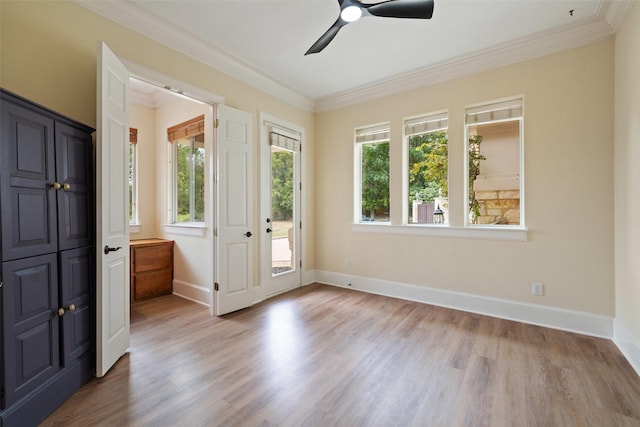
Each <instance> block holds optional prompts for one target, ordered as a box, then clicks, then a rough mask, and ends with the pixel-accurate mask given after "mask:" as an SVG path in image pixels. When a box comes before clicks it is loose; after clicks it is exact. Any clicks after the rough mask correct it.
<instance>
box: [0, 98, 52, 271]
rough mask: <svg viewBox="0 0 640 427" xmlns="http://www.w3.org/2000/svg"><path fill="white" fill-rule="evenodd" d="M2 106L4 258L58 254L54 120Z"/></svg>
mask: <svg viewBox="0 0 640 427" xmlns="http://www.w3.org/2000/svg"><path fill="white" fill-rule="evenodd" d="M1 110H2V126H1V134H0V139H1V141H2V144H0V166H1V167H0V174H1V175H2V182H3V185H2V187H1V189H0V197H1V198H2V200H3V203H2V209H1V211H2V212H1V215H2V255H3V259H4V260H5V261H7V260H13V259H18V258H24V257H28V256H34V255H41V254H45V253H51V252H55V251H57V250H58V235H57V213H56V197H55V192H56V190H54V189H53V187H52V185H53V183H54V182H55V153H54V122H53V120H52V119H50V118H47V117H43V116H40V115H38V114H37V113H35V112H33V111H30V110H28V109H26V108H22V107H20V106H18V105H15V104H12V103H9V102H5V101H4V100H3V102H2V109H1Z"/></svg>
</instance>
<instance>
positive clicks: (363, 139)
mask: <svg viewBox="0 0 640 427" xmlns="http://www.w3.org/2000/svg"><path fill="white" fill-rule="evenodd" d="M385 141H388V142H389V159H391V122H383V123H377V124H373V125H369V126H361V127H358V128H356V129H354V134H353V171H354V173H353V202H354V203H353V222H354V223H356V224H362V146H363V145H364V144H376V143H379V142H385ZM389 174H391V170H389ZM389 179H391V175H389ZM389 190H391V189H389ZM389 210H391V206H389ZM374 224H378V225H385V224H387V225H388V224H391V222H390V221H375V222H374ZM369 225H370V224H369Z"/></svg>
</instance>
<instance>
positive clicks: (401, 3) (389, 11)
mask: <svg viewBox="0 0 640 427" xmlns="http://www.w3.org/2000/svg"><path fill="white" fill-rule="evenodd" d="M363 6H364V7H365V8H366V9H367V10H368V11H369V13H370V14H372V15H374V16H383V17H387V18H418V19H431V16H432V15H433V0H389V1H384V2H382V3H376V4H372V5H368V4H364V5H363Z"/></svg>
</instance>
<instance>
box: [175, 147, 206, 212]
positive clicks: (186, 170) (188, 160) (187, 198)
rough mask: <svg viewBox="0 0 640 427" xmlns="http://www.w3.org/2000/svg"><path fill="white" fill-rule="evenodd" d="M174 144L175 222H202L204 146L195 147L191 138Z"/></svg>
mask: <svg viewBox="0 0 640 427" xmlns="http://www.w3.org/2000/svg"><path fill="white" fill-rule="evenodd" d="M175 144H176V190H177V193H176V201H177V203H176V204H177V212H176V222H202V221H204V163H205V151H204V148H202V147H197V146H196V145H197V144H196V143H195V141H193V138H192V140H191V141H189V142H188V143H187V144H184V143H178V142H176V143H175ZM192 145H193V153H192ZM192 184H193V194H192V187H191V186H192ZM192 195H193V199H192Z"/></svg>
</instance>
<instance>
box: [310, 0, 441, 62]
mask: <svg viewBox="0 0 640 427" xmlns="http://www.w3.org/2000/svg"><path fill="white" fill-rule="evenodd" d="M433 1H434V0H388V1H383V2H380V3H374V4H370V3H361V2H360V1H358V0H338V3H339V4H340V16H338V19H337V20H336V22H334V23H333V25H332V26H331V27H330V28H329V29H328V30H327V31H326V32H325V33H324V34H323V35H322V36H320V38H319V39H318V40H317V41H316V42H315V43H314V44H313V46H311V47H310V48H309V50H307V52H306V53H305V55H309V54H311V53H318V52H320V51H321V50H322V49H324V48H325V47H327V45H328V44H329V43H331V40H333V38H334V37H335V36H336V34H338V31H340V28H342V27H344V26H345V25H347V24H348V23H350V22H354V21H357V20H358V19H360V18H362V17H365V16H381V17H385V18H416V19H430V18H431V16H432V15H433Z"/></svg>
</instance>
